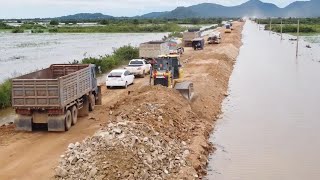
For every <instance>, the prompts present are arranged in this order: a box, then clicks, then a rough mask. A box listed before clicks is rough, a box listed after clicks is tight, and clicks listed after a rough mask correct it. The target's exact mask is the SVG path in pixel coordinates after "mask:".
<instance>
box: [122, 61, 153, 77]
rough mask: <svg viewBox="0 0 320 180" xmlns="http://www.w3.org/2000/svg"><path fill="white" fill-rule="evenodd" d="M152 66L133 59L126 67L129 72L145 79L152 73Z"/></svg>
mask: <svg viewBox="0 0 320 180" xmlns="http://www.w3.org/2000/svg"><path fill="white" fill-rule="evenodd" d="M150 67H151V64H149V63H148V62H147V61H146V60H144V59H132V60H131V61H130V62H129V64H128V66H127V67H125V69H127V70H128V71H129V72H131V73H132V74H134V75H136V76H141V77H144V76H145V75H146V74H147V73H149V72H150Z"/></svg>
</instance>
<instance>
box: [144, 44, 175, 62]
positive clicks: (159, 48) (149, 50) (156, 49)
mask: <svg viewBox="0 0 320 180" xmlns="http://www.w3.org/2000/svg"><path fill="white" fill-rule="evenodd" d="M163 54H170V49H169V45H168V43H167V42H164V41H150V42H146V43H142V44H140V46H139V56H140V58H142V59H149V58H157V57H158V56H159V55H163Z"/></svg>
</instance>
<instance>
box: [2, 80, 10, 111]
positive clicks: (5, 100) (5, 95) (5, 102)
mask: <svg viewBox="0 0 320 180" xmlns="http://www.w3.org/2000/svg"><path fill="white" fill-rule="evenodd" d="M10 106H11V81H10V80H6V81H5V82H3V83H2V84H0V108H6V107H10Z"/></svg>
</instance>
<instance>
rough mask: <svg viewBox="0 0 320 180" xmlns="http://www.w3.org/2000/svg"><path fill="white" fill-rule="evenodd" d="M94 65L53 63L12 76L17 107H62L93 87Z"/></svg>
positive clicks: (15, 105) (14, 102)
mask: <svg viewBox="0 0 320 180" xmlns="http://www.w3.org/2000/svg"><path fill="white" fill-rule="evenodd" d="M90 66H91V65H65V64H54V65H51V66H50V67H49V68H47V69H43V70H40V71H36V72H33V73H30V74H27V75H24V76H20V77H17V78H14V79H13V80H12V106H13V107H14V108H31V109H48V108H62V107H65V106H66V105H67V104H69V103H70V102H72V101H75V100H76V99H78V98H80V97H82V96H83V95H84V94H86V93H88V92H90V91H91V90H92V78H90V77H92V73H93V72H92V71H91V68H90Z"/></svg>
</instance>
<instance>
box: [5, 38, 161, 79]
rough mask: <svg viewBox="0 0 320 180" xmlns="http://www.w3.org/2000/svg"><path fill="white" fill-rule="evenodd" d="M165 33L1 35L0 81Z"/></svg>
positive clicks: (103, 53) (109, 50) (96, 54)
mask: <svg viewBox="0 0 320 180" xmlns="http://www.w3.org/2000/svg"><path fill="white" fill-rule="evenodd" d="M164 35H167V33H131V34H128V33H122V34H121V33H113V34H46V33H45V34H27V33H24V34H11V33H0V42H1V43H0V55H1V56H0V82H2V81H3V80H4V79H6V78H10V77H14V76H17V75H20V74H24V73H28V72H32V71H34V70H36V69H41V68H45V67H47V66H49V65H50V64H53V63H68V62H71V61H73V60H74V59H76V60H80V59H83V58H84V57H89V56H99V55H105V54H109V53H112V52H113V49H114V48H118V47H121V46H123V45H128V44H131V45H133V46H138V45H139V44H140V43H142V42H145V41H150V40H160V39H161V38H162V37H163V36H164Z"/></svg>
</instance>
